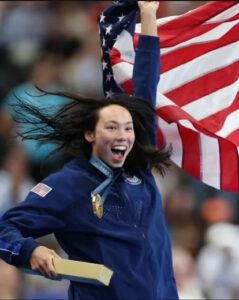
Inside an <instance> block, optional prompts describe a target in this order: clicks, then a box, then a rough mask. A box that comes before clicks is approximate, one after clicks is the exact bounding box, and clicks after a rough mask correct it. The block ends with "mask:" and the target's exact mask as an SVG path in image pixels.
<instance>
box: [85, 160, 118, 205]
mask: <svg viewBox="0 0 239 300" xmlns="http://www.w3.org/2000/svg"><path fill="white" fill-rule="evenodd" d="M90 164H91V165H93V166H94V167H95V168H96V169H97V170H99V171H100V172H101V173H103V174H104V175H105V176H107V178H106V180H104V181H103V182H102V183H101V184H100V185H99V186H97V187H96V189H94V191H92V192H91V196H93V195H95V194H99V195H100V196H101V198H102V203H104V201H105V199H106V197H107V196H108V194H109V192H110V188H111V186H112V185H113V183H114V182H115V180H116V179H117V178H118V176H119V174H120V173H118V174H117V175H116V176H115V177H114V173H113V171H112V170H111V168H110V167H108V166H107V165H106V164H105V163H103V161H101V160H99V159H98V158H97V157H95V156H93V155H92V156H91V158H90Z"/></svg>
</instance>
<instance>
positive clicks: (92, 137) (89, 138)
mask: <svg viewBox="0 0 239 300" xmlns="http://www.w3.org/2000/svg"><path fill="white" fill-rule="evenodd" d="M84 136H85V139H86V140H87V142H89V143H93V142H94V141H95V134H94V132H93V131H86V132H85V134H84Z"/></svg>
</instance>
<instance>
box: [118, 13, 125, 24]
mask: <svg viewBox="0 0 239 300" xmlns="http://www.w3.org/2000/svg"><path fill="white" fill-rule="evenodd" d="M124 17H125V16H124V15H123V14H122V16H121V17H118V20H119V22H121V21H122V20H123V19H124Z"/></svg>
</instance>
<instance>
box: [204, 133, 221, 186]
mask: <svg viewBox="0 0 239 300" xmlns="http://www.w3.org/2000/svg"><path fill="white" fill-rule="evenodd" d="M200 146H201V179H202V181H203V182H205V183H207V184H209V185H211V186H213V187H215V188H218V189H220V173H221V172H220V153H219V144H218V140H217V139H215V138H212V137H209V136H206V135H204V134H200Z"/></svg>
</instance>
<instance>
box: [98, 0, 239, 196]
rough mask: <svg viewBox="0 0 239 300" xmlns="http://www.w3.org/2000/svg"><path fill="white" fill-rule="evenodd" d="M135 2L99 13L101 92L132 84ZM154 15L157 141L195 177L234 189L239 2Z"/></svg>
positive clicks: (237, 186) (237, 176) (238, 174)
mask: <svg viewBox="0 0 239 300" xmlns="http://www.w3.org/2000/svg"><path fill="white" fill-rule="evenodd" d="M136 10H137V6H136V3H133V2H132V1H131V2H129V1H128V3H125V2H123V1H122V2H120V1H118V2H116V3H115V4H114V5H112V6H111V7H109V8H108V9H107V10H105V11H104V12H103V13H102V14H101V16H100V18H99V25H100V35H101V42H102V50H103V51H102V54H103V56H102V67H103V79H104V80H103V85H104V90H105V93H106V95H107V96H111V95H112V93H115V92H120V91H126V92H128V93H131V92H132V80H131V79H132V73H133V64H134V55H135V54H134V48H135V47H137V42H138V33H139V32H140V24H137V25H136V26H135V20H136ZM157 22H158V34H159V36H160V41H161V42H160V44H161V79H160V83H159V85H158V93H157V107H156V109H157V115H158V128H159V130H158V142H159V143H161V142H162V139H166V141H167V143H171V144H172V146H173V154H172V160H173V161H174V162H175V163H176V164H177V165H178V166H179V167H181V168H183V169H184V170H185V171H186V172H188V173H189V174H191V175H192V176H194V177H195V178H196V179H198V180H201V181H202V182H204V183H206V184H208V185H210V186H212V187H215V188H218V189H222V190H224V191H230V192H239V93H238V91H239V3H238V1H222V2H220V1H210V2H208V3H206V4H204V5H203V6H200V7H198V8H196V9H194V10H192V11H189V12H187V13H186V14H184V15H181V16H173V17H168V18H163V19H159V20H158V21H157ZM134 30H135V33H134Z"/></svg>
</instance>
